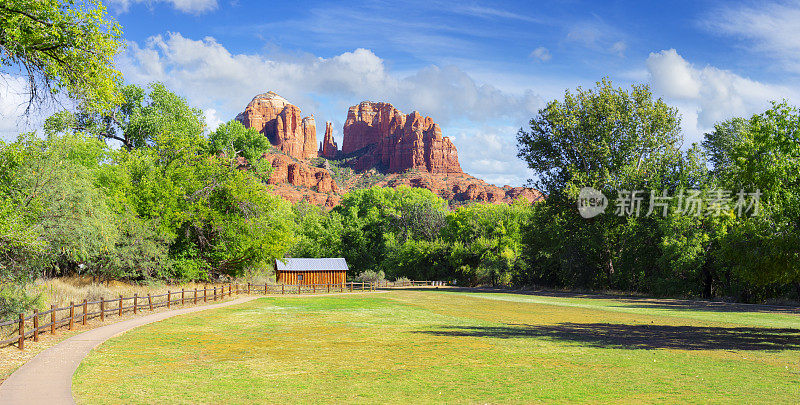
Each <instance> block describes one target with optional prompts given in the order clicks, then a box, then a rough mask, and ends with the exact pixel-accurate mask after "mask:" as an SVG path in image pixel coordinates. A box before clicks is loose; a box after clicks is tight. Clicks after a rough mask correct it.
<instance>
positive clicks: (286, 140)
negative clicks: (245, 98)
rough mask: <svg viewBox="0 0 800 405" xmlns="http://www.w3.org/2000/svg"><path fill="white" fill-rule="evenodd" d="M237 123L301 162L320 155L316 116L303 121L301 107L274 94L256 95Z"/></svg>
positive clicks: (238, 117)
mask: <svg viewBox="0 0 800 405" xmlns="http://www.w3.org/2000/svg"><path fill="white" fill-rule="evenodd" d="M236 120H237V121H240V122H241V123H242V124H243V125H244V126H245V127H247V128H255V129H256V130H258V132H261V133H262V134H264V136H266V137H267V138H268V139H269V141H270V143H272V145H273V146H275V148H277V149H278V150H280V151H281V152H284V153H286V154H287V155H289V156H292V157H296V158H298V159H309V158H312V157H316V156H317V149H316V148H317V125H316V123H315V121H314V117H313V116H310V117H305V118H303V116H302V112H301V111H300V108H298V107H297V106H294V105H292V104H290V103H289V102H288V101H287V100H286V99H285V98H283V97H281V96H279V95H277V94H275V93H274V92H271V91H270V92H267V93H263V94H259V95H257V96H255V97H254V98H253V100H252V101H250V104H248V105H247V107H245V109H244V112H242V113H241V114H239V115H238V116H236Z"/></svg>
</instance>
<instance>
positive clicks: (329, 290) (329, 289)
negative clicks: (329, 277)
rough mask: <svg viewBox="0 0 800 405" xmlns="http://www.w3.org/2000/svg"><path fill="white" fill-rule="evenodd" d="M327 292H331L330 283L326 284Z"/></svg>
mask: <svg viewBox="0 0 800 405" xmlns="http://www.w3.org/2000/svg"><path fill="white" fill-rule="evenodd" d="M328 292H329V293H330V292H331V285H330V283H329V284H328Z"/></svg>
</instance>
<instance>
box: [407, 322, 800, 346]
mask: <svg viewBox="0 0 800 405" xmlns="http://www.w3.org/2000/svg"><path fill="white" fill-rule="evenodd" d="M416 333H423V334H428V335H434V336H455V337H458V336H462V337H487V338H498V339H514V338H545V339H551V340H555V341H563V342H569V343H579V344H582V345H584V346H591V347H600V348H619V349H645V350H651V349H681V350H800V329H788V328H787V329H774V328H745V327H741V328H740V327H736V328H720V327H699V326H667V325H625V324H612V323H560V324H555V325H507V326H468V327H461V326H443V327H442V328H440V329H438V330H426V331H417V332H416Z"/></svg>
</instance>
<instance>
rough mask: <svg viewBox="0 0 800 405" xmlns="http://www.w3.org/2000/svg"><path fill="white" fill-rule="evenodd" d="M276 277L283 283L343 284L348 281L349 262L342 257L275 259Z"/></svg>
mask: <svg viewBox="0 0 800 405" xmlns="http://www.w3.org/2000/svg"><path fill="white" fill-rule="evenodd" d="M275 279H276V280H277V282H278V283H282V284H290V285H297V284H304V285H308V284H342V283H345V282H347V262H346V261H345V260H344V258H342V257H336V258H324V259H290V258H286V259H283V260H282V261H281V260H275Z"/></svg>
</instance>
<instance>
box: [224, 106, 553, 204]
mask: <svg viewBox="0 0 800 405" xmlns="http://www.w3.org/2000/svg"><path fill="white" fill-rule="evenodd" d="M236 119H237V120H238V121H240V122H242V124H244V126H245V127H247V128H255V129H256V130H258V131H259V132H261V133H262V134H264V136H266V137H267V138H268V139H269V140H270V143H272V145H273V146H275V148H276V149H277V150H278V151H279V153H271V154H266V155H265V158H267V159H269V160H270V162H271V163H272V166H273V173H272V176H271V177H270V179H269V181H268V183H269V184H272V185H273V186H274V189H273V191H274V192H275V193H277V194H279V195H281V196H283V197H285V198H287V199H288V200H290V201H292V202H297V201H300V200H302V199H305V200H308V201H309V202H311V203H313V204H316V205H321V206H327V207H333V206H335V205H337V204H338V203H339V200H340V195H341V194H343V193H346V192H347V191H349V190H352V189H358V188H366V187H372V186H380V187H397V186H400V185H408V186H411V187H422V188H427V189H429V190H431V191H433V192H434V193H436V194H438V195H439V196H441V197H442V198H444V199H446V200H448V201H450V204H451V205H459V204H464V203H467V202H471V201H476V202H490V203H496V202H506V203H508V202H512V201H513V200H515V199H518V198H523V199H525V200H528V201H531V202H533V201H538V200H540V199H541V198H542V194H541V193H540V192H539V191H537V190H534V189H530V188H525V187H511V186H504V187H502V188H501V187H497V186H494V185H491V184H488V183H486V182H485V181H483V180H481V179H478V178H475V177H473V176H470V175H468V174H466V173H464V172H463V171H462V170H461V165H460V164H459V162H458V151H457V150H456V147H455V145H454V144H453V142H451V141H450V138H448V137H446V136H442V130H441V128H440V127H439V125H438V124H436V123H435V122H433V119H432V118H430V117H424V116H422V115H421V114H420V113H418V112H416V111H414V112H412V113H411V114H403V113H402V112H401V111H399V110H398V109H396V108H394V107H393V106H392V105H391V104H389V103H383V102H380V103H374V102H371V101H363V102H361V103H360V104H358V105H355V106H352V107H350V108H349V109H348V112H347V120H346V121H345V124H344V128H343V131H342V134H343V139H342V148H341V150H340V149H339V148H338V145H337V144H336V142H334V141H333V135H332V125H331V123H330V122H327V123H326V125H325V135H324V138H323V141H322V142H320V144H319V147H318V148H317V141H316V123H315V122H314V117H313V116H311V117H305V118H303V117H302V113H301V111H300V108H298V107H297V106H295V105H292V104H291V103H289V102H288V101H287V100H286V99H285V98H283V97H281V96H279V95H277V94H276V93H274V92H271V91H270V92H267V93H263V94H259V95H257V96H256V97H254V98H253V100H252V101H251V102H250V103H249V104H248V105H247V107H245V110H244V112H242V113H241V114H239V115H238V116H237V117H236Z"/></svg>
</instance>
